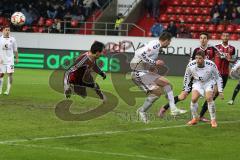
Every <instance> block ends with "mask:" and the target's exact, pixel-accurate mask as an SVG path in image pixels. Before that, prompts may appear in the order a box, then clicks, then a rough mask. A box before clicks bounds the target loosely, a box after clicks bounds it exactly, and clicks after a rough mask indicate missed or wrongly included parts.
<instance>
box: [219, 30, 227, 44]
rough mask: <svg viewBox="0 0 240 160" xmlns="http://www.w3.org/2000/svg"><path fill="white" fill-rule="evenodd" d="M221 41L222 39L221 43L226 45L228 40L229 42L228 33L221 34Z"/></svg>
mask: <svg viewBox="0 0 240 160" xmlns="http://www.w3.org/2000/svg"><path fill="white" fill-rule="evenodd" d="M221 39H222V42H223V43H225V44H227V43H228V40H229V33H227V32H223V33H222V35H221Z"/></svg>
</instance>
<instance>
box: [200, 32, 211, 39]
mask: <svg viewBox="0 0 240 160" xmlns="http://www.w3.org/2000/svg"><path fill="white" fill-rule="evenodd" d="M201 35H205V36H207V39H208V38H209V35H208V33H206V32H201V33H200V35H199V36H201Z"/></svg>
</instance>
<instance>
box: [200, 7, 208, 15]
mask: <svg viewBox="0 0 240 160" xmlns="http://www.w3.org/2000/svg"><path fill="white" fill-rule="evenodd" d="M201 14H204V15H210V8H203V9H202V12H201Z"/></svg>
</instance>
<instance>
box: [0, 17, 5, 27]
mask: <svg viewBox="0 0 240 160" xmlns="http://www.w3.org/2000/svg"><path fill="white" fill-rule="evenodd" d="M4 19H5V18H4V17H0V25H3V23H4Z"/></svg>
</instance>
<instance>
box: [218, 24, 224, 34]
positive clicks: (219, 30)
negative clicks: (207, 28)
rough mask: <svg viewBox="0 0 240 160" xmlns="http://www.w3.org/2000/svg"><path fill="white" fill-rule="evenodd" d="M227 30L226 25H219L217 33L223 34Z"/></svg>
mask: <svg viewBox="0 0 240 160" xmlns="http://www.w3.org/2000/svg"><path fill="white" fill-rule="evenodd" d="M224 30H225V25H223V24H219V25H218V26H217V30H216V31H217V32H223V31H224Z"/></svg>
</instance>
